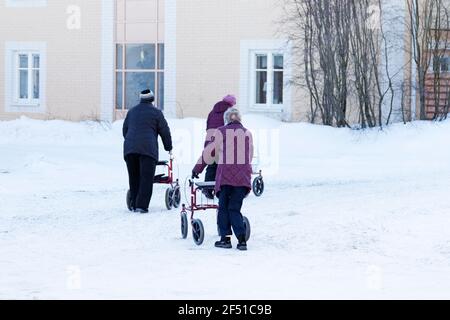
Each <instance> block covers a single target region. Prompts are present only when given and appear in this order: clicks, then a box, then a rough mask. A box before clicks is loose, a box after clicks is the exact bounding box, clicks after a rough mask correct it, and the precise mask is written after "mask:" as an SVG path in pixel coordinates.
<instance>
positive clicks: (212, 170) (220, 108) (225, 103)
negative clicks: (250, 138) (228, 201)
mask: <svg viewBox="0 0 450 320" xmlns="http://www.w3.org/2000/svg"><path fill="white" fill-rule="evenodd" d="M235 105H236V97H235V96H234V95H232V94H228V95H226V96H225V97H224V98H223V99H222V100H221V101H219V102H217V103H216V104H215V105H214V107H213V109H212V110H211V112H210V113H209V115H208V120H207V121H206V132H207V137H206V142H205V147H206V145H207V144H208V143H209V142H208V137H209V136H211V135H212V134H214V131H215V129H217V128H220V127H222V126H224V124H225V122H224V119H223V116H224V114H225V111H227V110H228V109H230V108H231V107H234V106H235ZM216 171H217V164H216V163H213V164H211V165H209V166H208V167H207V168H206V174H205V182H209V181H215V180H216ZM204 194H205V196H206V197H207V198H209V199H214V193H213V192H212V190H204Z"/></svg>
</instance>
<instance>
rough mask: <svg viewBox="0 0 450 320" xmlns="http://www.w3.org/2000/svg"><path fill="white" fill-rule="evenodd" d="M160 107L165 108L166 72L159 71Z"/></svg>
mask: <svg viewBox="0 0 450 320" xmlns="http://www.w3.org/2000/svg"><path fill="white" fill-rule="evenodd" d="M158 108H159V109H160V110H164V73H163V72H158Z"/></svg>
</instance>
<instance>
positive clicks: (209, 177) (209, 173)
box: [203, 163, 217, 199]
mask: <svg viewBox="0 0 450 320" xmlns="http://www.w3.org/2000/svg"><path fill="white" fill-rule="evenodd" d="M216 172H217V164H216V163H214V164H210V165H209V166H208V167H206V173H205V182H211V181H216ZM203 194H204V195H205V196H206V197H207V198H208V199H214V190H213V189H205V190H204V191H203Z"/></svg>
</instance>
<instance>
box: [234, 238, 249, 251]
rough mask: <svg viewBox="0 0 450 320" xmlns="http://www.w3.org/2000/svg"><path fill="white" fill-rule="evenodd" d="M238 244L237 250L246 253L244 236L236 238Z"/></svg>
mask: <svg viewBox="0 0 450 320" xmlns="http://www.w3.org/2000/svg"><path fill="white" fill-rule="evenodd" d="M238 240H239V243H238V245H237V247H236V248H237V249H238V250H241V251H247V241H245V235H243V236H239V237H238Z"/></svg>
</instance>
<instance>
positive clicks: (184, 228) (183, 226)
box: [181, 212, 188, 239]
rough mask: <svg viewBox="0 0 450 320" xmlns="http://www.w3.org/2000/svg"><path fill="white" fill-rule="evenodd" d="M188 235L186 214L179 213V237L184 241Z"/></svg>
mask: <svg viewBox="0 0 450 320" xmlns="http://www.w3.org/2000/svg"><path fill="white" fill-rule="evenodd" d="M187 235H188V219H187V214H186V212H182V213H181V236H182V237H183V239H186V238H187Z"/></svg>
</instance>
